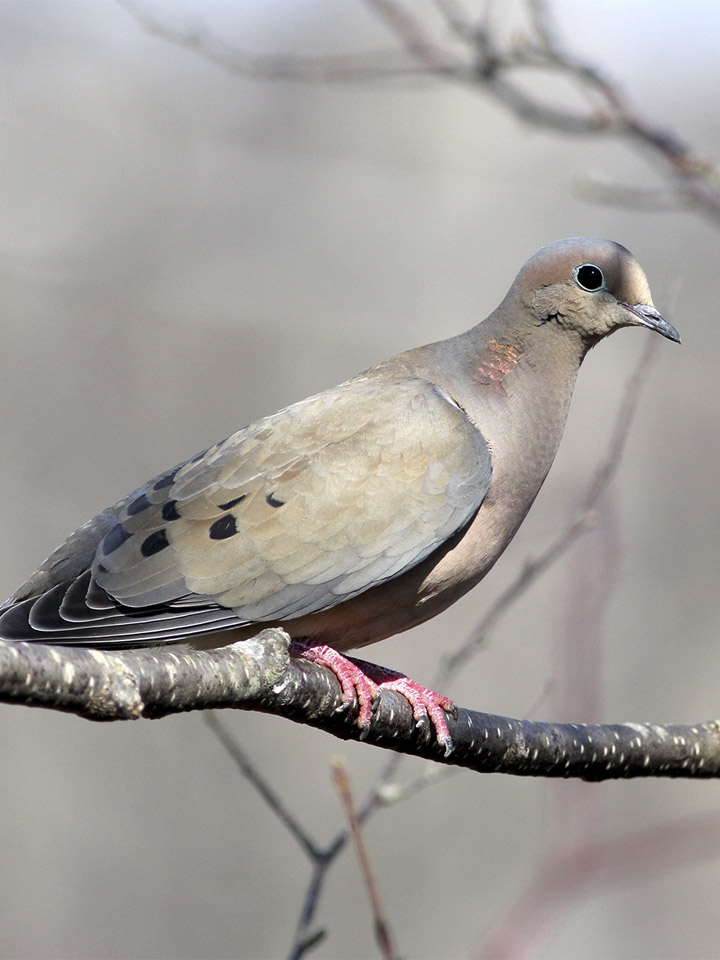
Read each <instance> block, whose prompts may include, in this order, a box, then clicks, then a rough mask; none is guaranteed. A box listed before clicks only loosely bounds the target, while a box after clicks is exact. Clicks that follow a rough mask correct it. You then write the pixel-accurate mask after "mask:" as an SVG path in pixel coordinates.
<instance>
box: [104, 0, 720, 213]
mask: <svg viewBox="0 0 720 960" xmlns="http://www.w3.org/2000/svg"><path fill="white" fill-rule="evenodd" d="M363 2H364V5H365V6H366V7H367V9H368V10H370V11H371V12H372V13H373V14H374V15H375V16H376V17H378V18H379V19H380V20H381V22H382V23H383V25H384V27H385V28H386V29H387V30H388V32H389V33H391V34H392V35H393V37H394V40H395V44H396V45H395V46H394V47H393V48H391V49H387V50H377V51H372V52H368V53H362V54H350V53H346V54H337V55H332V56H327V55H317V56H302V55H298V54H271V55H257V54H253V53H249V52H248V51H246V50H243V49H240V48H238V47H235V46H233V45H231V44H229V43H227V42H226V41H224V40H222V39H220V38H219V37H216V36H213V35H212V34H211V33H210V32H209V31H208V30H206V29H205V28H203V27H201V26H197V25H196V26H191V27H188V26H174V25H172V24H171V23H169V22H168V21H167V18H162V17H159V16H155V15H154V14H152V13H151V12H150V10H149V9H148V5H147V4H146V3H138V2H136V0H118V3H120V4H121V6H122V7H123V8H124V9H125V10H126V11H127V12H128V13H129V14H131V16H133V17H134V18H135V20H136V21H137V22H138V23H139V24H140V26H141V27H142V28H143V29H144V30H146V31H147V32H148V33H150V34H152V35H153V36H157V37H159V38H161V39H163V40H165V41H167V42H169V43H173V44H175V45H176V46H179V47H182V48H184V49H187V50H191V51H192V52H193V53H195V54H196V55H198V56H200V57H202V58H203V59H205V60H207V61H209V62H211V63H213V64H215V65H216V66H218V67H220V68H221V69H223V70H226V71H227V72H229V73H232V74H233V75H235V76H242V77H248V78H255V79H261V80H290V81H305V82H307V81H310V82H318V81H320V82H329V83H337V82H357V81H368V80H376V81H382V80H387V79H388V78H393V77H395V78H398V77H399V78H403V77H405V78H409V79H413V78H414V79H417V78H421V77H427V78H430V79H432V78H433V77H441V78H443V79H446V80H450V81H453V82H455V83H458V84H462V85H464V86H467V87H471V88H473V89H476V90H479V91H482V92H483V93H485V94H486V95H487V96H489V97H492V98H493V99H494V100H496V101H497V102H498V103H500V104H502V105H503V106H504V107H505V108H506V109H507V110H509V111H510V112H511V113H513V114H515V116H516V117H517V118H518V119H520V120H521V121H523V122H524V123H528V124H532V125H533V126H536V127H540V128H543V129H546V130H549V131H552V132H556V133H569V134H574V135H585V136H597V135H613V136H616V137H619V138H621V139H623V140H625V141H627V142H628V143H629V144H630V145H631V146H633V147H635V148H637V149H639V150H640V151H641V152H642V155H643V156H648V155H649V156H650V157H652V158H655V159H657V160H659V161H660V163H661V164H662V168H663V169H664V171H665V174H666V175H667V176H668V177H669V181H670V182H669V184H668V186H667V187H666V188H663V189H661V190H658V191H653V192H648V191H647V190H646V189H644V188H643V189H641V190H637V189H635V188H632V187H628V186H620V185H618V186H617V188H613V187H612V186H608V185H603V186H599V187H598V188H597V189H592V190H590V191H588V190H586V195H587V196H589V197H590V198H592V199H595V200H598V201H601V202H607V203H612V204H618V203H623V204H624V203H626V201H627V198H628V196H629V197H630V198H631V199H632V200H633V201H637V202H638V203H639V204H641V205H642V208H643V209H654V206H653V204H654V202H655V200H657V201H658V202H660V203H662V204H663V206H662V207H661V208H663V209H664V208H665V207H664V205H665V204H666V203H667V202H668V198H669V197H672V198H673V199H674V201H675V203H676V204H684V205H689V206H692V207H694V208H695V209H697V210H699V211H700V212H703V213H705V214H706V215H708V216H710V217H711V219H713V220H714V221H716V222H717V223H718V224H720V170H718V167H717V166H716V165H715V164H713V163H711V162H710V161H708V160H706V159H705V158H703V157H701V156H700V155H699V154H698V153H697V152H696V151H695V150H694V149H693V148H692V146H691V145H690V144H688V143H686V142H685V141H684V140H683V139H682V138H681V137H680V136H679V135H678V134H677V133H675V132H674V131H672V130H669V129H667V128H666V127H664V126H661V125H658V124H656V123H654V122H653V121H652V120H650V119H649V118H646V117H643V116H642V115H641V113H640V112H639V111H638V110H637V109H636V107H635V106H634V105H633V104H632V102H631V100H630V98H629V97H628V96H627V95H626V94H625V93H624V91H623V90H622V87H621V85H620V84H619V83H618V82H617V81H616V80H615V79H613V78H612V77H610V76H609V75H608V74H606V73H605V72H604V71H603V70H602V69H601V68H600V67H598V66H597V65H596V64H594V63H591V62H589V61H587V60H583V59H582V58H580V57H577V56H575V55H574V54H573V53H572V52H570V51H569V50H568V49H566V47H565V46H564V44H563V43H562V41H561V40H560V38H559V34H558V31H557V30H556V29H555V25H554V23H553V21H552V16H551V6H550V4H549V3H548V2H546V0H524V2H523V4H522V5H523V6H524V7H525V8H526V18H525V19H526V24H525V27H524V30H523V32H522V33H521V35H519V36H517V35H516V36H514V37H513V38H512V39H510V40H508V41H505V40H504V39H503V38H502V37H501V36H500V31H499V30H498V29H496V28H495V27H494V25H493V22H492V18H491V16H490V14H491V12H492V11H493V10H494V9H495V4H493V3H492V0H486V2H485V4H484V5H483V7H482V9H483V12H482V14H481V15H480V16H476V15H471V13H470V12H469V9H468V7H469V6H470V5H469V4H465V3H462V2H460V0H435V3H434V4H433V5H432V6H431V7H430V8H428V7H427V6H426V5H424V4H418V3H411V2H407V0H363ZM433 12H434V14H435V16H432V15H429V14H433ZM538 70H539V71H542V72H545V73H549V74H554V75H555V76H560V77H562V78H564V79H565V80H566V81H567V83H568V87H569V90H571V91H573V92H574V93H575V94H579V95H580V97H581V99H583V100H585V101H586V102H587V104H588V106H587V109H586V110H584V111H583V110H581V109H570V108H565V107H562V106H556V105H555V104H551V103H547V102H545V101H543V99H542V98H541V97H540V96H538V93H537V89H536V87H537V85H536V84H535V85H534V84H533V83H532V80H531V77H529V74H531V73H532V72H537V71H538Z"/></svg>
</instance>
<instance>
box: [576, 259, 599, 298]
mask: <svg viewBox="0 0 720 960" xmlns="http://www.w3.org/2000/svg"><path fill="white" fill-rule="evenodd" d="M575 280H576V282H577V284H578V286H580V287H582V288H583V290H589V291H590V293H595V291H596V290H602V289H603V287H604V286H605V274H604V273H603V272H602V270H601V269H600V267H596V266H595V264H594V263H581V264H580V266H579V267H576V268H575Z"/></svg>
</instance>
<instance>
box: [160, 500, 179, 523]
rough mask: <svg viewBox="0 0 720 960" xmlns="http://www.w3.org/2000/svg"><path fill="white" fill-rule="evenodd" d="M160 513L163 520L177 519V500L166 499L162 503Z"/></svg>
mask: <svg viewBox="0 0 720 960" xmlns="http://www.w3.org/2000/svg"><path fill="white" fill-rule="evenodd" d="M160 513H161V514H162V518H163V520H179V519H180V514H179V513H178V509H177V500H168V502H167V503H164V504H163V508H162V510H161V511H160Z"/></svg>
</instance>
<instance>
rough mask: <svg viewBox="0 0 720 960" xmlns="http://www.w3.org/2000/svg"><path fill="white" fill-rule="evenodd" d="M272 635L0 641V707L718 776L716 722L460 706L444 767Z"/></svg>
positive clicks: (469, 764)
mask: <svg viewBox="0 0 720 960" xmlns="http://www.w3.org/2000/svg"><path fill="white" fill-rule="evenodd" d="M288 647H289V638H288V636H287V634H286V633H285V632H284V631H282V630H279V629H268V630H263V631H262V632H261V633H259V634H258V635H257V636H256V637H254V638H252V639H250V640H244V641H241V642H240V643H235V644H232V645H230V646H227V647H222V648H219V649H217V650H209V651H200V650H192V649H189V648H186V647H173V648H167V647H155V648H153V649H152V650H125V651H119V652H112V653H106V652H104V651H100V650H86V649H83V648H76V647H51V646H46V645H43V644H32V643H19V642H18V643H8V642H0V701H2V702H5V703H24V704H27V705H30V706H39V707H46V708H50V709H54V710H60V711H64V712H66V713H74V714H76V715H77V716H79V717H84V718H86V719H88V720H102V721H110V720H135V719H138V718H140V717H146V718H149V719H156V718H158V717H164V716H168V715H170V714H173V713H183V712H186V711H189V710H208V709H213V708H218V707H232V708H234V709H239V710H258V711H261V712H264V713H273V714H276V715H278V716H283V717H286V718H287V719H289V720H294V721H295V722H297V723H305V724H309V725H310V726H314V727H318V728H319V729H322V730H325V731H326V732H327V733H331V734H332V735H333V736H335V737H338V738H340V739H342V740H359V739H364V740H366V742H367V743H370V744H374V745H375V746H379V747H385V748H387V749H390V750H395V751H397V752H398V753H406V754H411V755H413V756H417V757H423V758H425V759H428V760H435V761H437V762H440V763H448V764H450V765H452V766H459V767H464V768H466V769H469V770H475V771H476V772H478V773H509V774H514V775H516V776H543V777H578V778H581V779H584V780H608V779H618V778H630V777H692V778H710V777H717V776H720V724H718V723H717V722H715V721H708V722H704V723H698V724H692V725H680V724H647V723H645V724H634V723H626V724H612V725H603V724H556V723H538V722H531V721H527V720H513V719H510V718H508V717H499V716H494V715H493V714H484V713H477V712H475V711H473V710H459V712H458V716H457V717H456V718H453V717H450V718H449V725H450V732H451V734H452V738H453V741H454V743H455V750H454V751H453V753H452V754H451V755H450V757H448V758H447V759H445V758H444V757H443V750H442V748H441V747H440V746H439V745H438V744H437V742H436V740H435V736H434V733H433V731H432V729H431V728H430V727H429V725H423V726H421V727H420V728H417V726H416V725H415V721H414V719H413V716H412V710H411V709H410V706H409V704H408V703H407V701H406V700H405V699H404V697H402V696H400V695H399V694H396V693H393V692H389V691H383V692H382V694H381V696H380V698H379V702H378V704H377V709H376V710H375V711H374V715H373V719H372V723H371V724H370V727H369V729H368V730H367V731H363V732H361V731H360V729H359V728H358V726H357V723H356V718H357V704H355V705H354V706H353V708H351V709H350V710H344V709H343V706H342V695H341V690H340V685H339V683H338V681H337V679H336V678H335V676H334V675H333V674H332V673H331V672H330V671H329V670H327V669H326V668H325V667H320V666H317V665H316V664H312V663H310V662H308V661H306V660H303V659H295V658H293V657H290V655H289V652H288Z"/></svg>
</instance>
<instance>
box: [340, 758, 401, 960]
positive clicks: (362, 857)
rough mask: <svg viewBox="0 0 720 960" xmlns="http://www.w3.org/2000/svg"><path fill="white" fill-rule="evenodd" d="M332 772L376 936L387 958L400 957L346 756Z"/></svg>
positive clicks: (387, 959) (394, 958)
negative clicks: (357, 807)
mask: <svg viewBox="0 0 720 960" xmlns="http://www.w3.org/2000/svg"><path fill="white" fill-rule="evenodd" d="M332 776H333V782H334V784H335V789H336V790H337V792H338V794H339V795H340V800H341V801H342V805H343V809H344V810H345V816H346V817H347V821H348V826H349V828H350V835H351V836H352V839H353V844H354V845H355V853H356V854H357V858H358V863H359V864H360V870H361V872H362V875H363V880H364V881H365V888H366V890H367V894H368V899H369V900H370V906H371V908H372V912H373V918H374V921H375V936H376V938H377V941H378V945H379V947H380V949H381V951H382V955H383V956H384V957H385V958H386V960H396V958H397V953H396V952H395V947H394V945H393V941H392V934H391V933H390V926H389V925H388V922H387V920H386V918H385V910H384V908H383V905H382V901H381V899H380V891H379V890H378V886H377V882H376V880H375V872H374V871H373V868H372V864H371V863H370V856H369V854H368V850H367V846H366V844H365V836H364V834H363V831H362V827H361V824H360V819H359V817H358V815H357V811H356V810H355V802H354V800H353V795H352V788H351V786H350V775H349V773H348V769H347V763H346V761H345V760H344V758H342V757H336V758H335V759H334V760H333V762H332Z"/></svg>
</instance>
